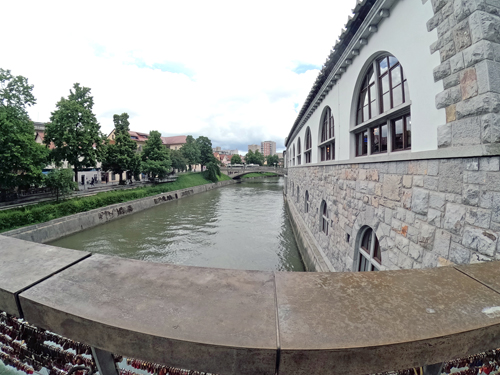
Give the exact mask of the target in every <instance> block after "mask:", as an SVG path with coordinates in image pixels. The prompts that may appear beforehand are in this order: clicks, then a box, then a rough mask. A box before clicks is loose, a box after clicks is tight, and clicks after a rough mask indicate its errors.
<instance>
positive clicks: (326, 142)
mask: <svg viewBox="0 0 500 375" xmlns="http://www.w3.org/2000/svg"><path fill="white" fill-rule="evenodd" d="M318 150H319V155H318V159H319V162H328V161H332V160H335V119H334V117H333V113H332V109H331V108H330V107H329V106H326V107H325V109H324V111H323V116H322V117H321V121H320V138H319V143H318Z"/></svg>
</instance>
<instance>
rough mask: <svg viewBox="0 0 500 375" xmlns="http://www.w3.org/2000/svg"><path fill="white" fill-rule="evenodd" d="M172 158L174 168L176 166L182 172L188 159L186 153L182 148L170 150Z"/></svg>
mask: <svg viewBox="0 0 500 375" xmlns="http://www.w3.org/2000/svg"><path fill="white" fill-rule="evenodd" d="M170 159H171V160H172V168H175V169H177V170H178V171H180V172H183V171H185V170H186V166H187V165H188V161H187V159H186V158H185V157H184V155H182V152H181V150H170Z"/></svg>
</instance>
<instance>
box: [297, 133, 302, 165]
mask: <svg viewBox="0 0 500 375" xmlns="http://www.w3.org/2000/svg"><path fill="white" fill-rule="evenodd" d="M301 153H302V150H301V147H300V137H299V140H298V141H297V165H300V162H301V160H300V159H301V156H302V155H301Z"/></svg>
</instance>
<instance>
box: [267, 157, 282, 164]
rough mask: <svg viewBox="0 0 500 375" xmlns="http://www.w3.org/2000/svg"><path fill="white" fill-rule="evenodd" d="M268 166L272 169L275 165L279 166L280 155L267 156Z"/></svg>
mask: <svg viewBox="0 0 500 375" xmlns="http://www.w3.org/2000/svg"><path fill="white" fill-rule="evenodd" d="M266 161H267V166H268V167H272V166H274V164H276V165H278V163H279V161H280V159H279V157H278V155H267V156H266Z"/></svg>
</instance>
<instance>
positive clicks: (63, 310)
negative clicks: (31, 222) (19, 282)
mask: <svg viewBox="0 0 500 375" xmlns="http://www.w3.org/2000/svg"><path fill="white" fill-rule="evenodd" d="M274 290H275V288H274V275H273V273H272V272H257V271H240V270H226V269H211V268H199V267H184V266H174V265H169V264H156V263H148V262H141V261H135V260H129V259H122V258H118V257H109V256H104V255H92V257H90V258H88V259H86V260H84V261H82V262H80V263H78V264H76V265H75V266H73V267H71V269H68V270H66V271H63V272H61V273H59V274H57V275H55V276H54V277H52V278H51V279H50V280H46V281H44V282H43V283H41V284H38V285H35V286H34V287H33V288H31V289H29V290H27V291H26V292H24V293H22V294H21V295H20V301H21V306H22V308H23V311H24V314H25V318H26V319H27V321H28V322H30V323H31V324H34V325H36V326H38V327H42V328H45V329H49V330H51V331H54V332H57V333H59V334H62V335H64V336H66V337H70V338H72V339H74V340H77V341H80V342H84V343H86V344H88V345H91V346H94V347H97V348H100V349H104V350H107V351H110V352H113V353H120V354H121V355H125V356H129V357H134V358H141V359H143V360H146V361H154V362H159V363H166V364H169V365H172V366H177V367H181V368H188V369H196V370H199V371H208V372H214V373H219V374H235V375H236V374H239V375H243V374H274V371H275V367H276V350H277V343H276V310H275V297H274Z"/></svg>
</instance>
